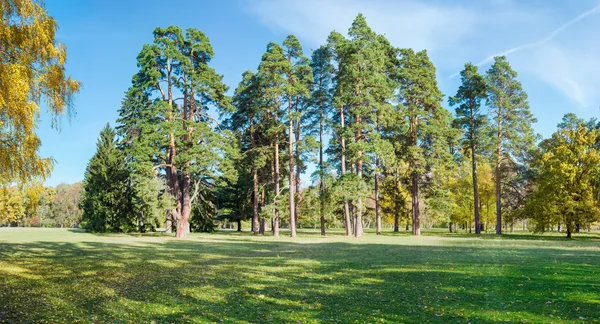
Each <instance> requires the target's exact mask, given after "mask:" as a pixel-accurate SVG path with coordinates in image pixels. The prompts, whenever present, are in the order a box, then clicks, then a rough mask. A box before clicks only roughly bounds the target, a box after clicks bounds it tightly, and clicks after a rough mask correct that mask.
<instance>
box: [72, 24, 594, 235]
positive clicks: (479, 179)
mask: <svg viewBox="0 0 600 324" xmlns="http://www.w3.org/2000/svg"><path fill="white" fill-rule="evenodd" d="M213 55H214V53H213V50H212V47H211V45H210V42H209V39H208V37H206V35H204V34H203V33H202V32H200V31H198V30H196V29H191V28H190V29H187V30H185V31H183V30H181V29H180V28H179V27H173V26H172V27H168V28H157V29H156V30H155V31H154V42H153V43H152V44H148V45H144V47H143V49H142V51H141V52H140V54H139V55H138V58H137V60H138V67H139V71H138V72H137V73H136V74H135V75H134V76H133V79H132V85H131V87H130V88H129V89H128V90H127V92H126V94H125V98H124V100H123V103H122V107H121V109H120V110H119V114H120V117H119V119H118V120H117V124H118V126H117V128H116V131H115V130H112V129H111V128H110V127H108V126H107V128H105V129H104V130H103V131H102V134H101V138H100V140H99V142H98V152H97V153H96V155H95V156H94V157H93V158H92V160H91V161H90V163H89V165H88V168H87V171H86V176H85V180H84V189H85V193H84V200H83V203H82V206H83V210H84V216H83V218H84V222H85V225H86V226H87V227H88V228H90V229H92V230H97V231H105V230H115V231H122V230H127V229H131V228H136V227H137V228H138V229H139V230H142V231H143V230H145V229H146V227H147V226H149V225H148V224H154V225H153V226H156V227H158V226H162V225H163V224H165V225H166V229H167V231H169V232H170V231H175V232H176V235H177V237H185V236H186V235H187V233H189V232H190V231H191V230H207V229H210V228H211V224H212V220H213V219H221V220H223V219H228V220H230V221H232V222H238V224H239V223H240V222H241V221H242V220H246V219H250V220H251V224H252V225H251V226H252V231H253V232H254V233H255V234H259V233H264V231H265V229H266V228H267V226H269V227H270V228H271V230H272V232H273V235H279V228H280V227H283V226H285V227H287V228H289V230H290V235H291V236H292V237H294V236H295V235H296V228H297V227H298V226H306V225H308V226H317V224H318V226H319V227H320V228H321V234H322V235H325V234H326V228H327V227H329V226H337V225H342V226H343V227H344V228H345V230H346V234H347V235H354V236H356V237H360V236H362V235H363V228H364V226H365V224H366V223H367V222H369V223H370V219H373V220H374V226H375V228H376V232H377V233H378V234H379V233H381V232H382V227H383V223H384V222H385V223H391V224H393V230H394V231H399V228H400V227H401V226H402V225H401V223H402V224H405V225H406V227H407V229H408V227H409V225H410V226H411V227H412V233H413V234H414V235H420V233H421V227H422V222H423V219H424V218H423V217H426V218H427V219H434V220H437V221H436V224H438V225H439V224H445V225H447V226H449V228H450V230H451V231H454V230H456V228H457V226H459V227H463V228H469V229H470V228H472V227H474V229H475V233H477V234H479V233H480V232H481V231H482V230H484V229H485V230H487V227H488V226H489V225H490V222H489V217H490V212H491V215H495V217H496V219H495V222H493V223H495V231H496V233H497V234H501V233H502V231H503V221H507V220H508V221H509V222H511V224H514V221H515V220H516V219H533V220H534V223H535V226H534V228H535V229H537V230H540V231H544V230H548V229H549V228H551V227H552V226H555V225H558V224H561V225H564V226H565V227H566V228H567V230H568V233H569V235H570V233H571V231H572V230H573V229H574V228H580V227H585V226H587V227H589V226H591V224H592V223H593V222H594V221H596V220H597V219H598V198H599V191H598V188H599V182H598V169H599V168H598V166H599V165H600V161H599V158H598V153H597V151H596V150H597V149H598V139H597V130H598V125H597V124H596V123H594V122H588V123H585V122H583V121H581V120H578V119H576V118H575V117H572V118H571V119H572V120H569V121H568V125H564V126H562V127H559V128H560V129H559V131H558V132H557V133H556V134H555V135H554V136H553V137H552V138H551V139H547V140H544V141H543V142H542V143H541V144H540V145H539V146H537V141H538V136H537V135H536V134H534V132H533V130H532V127H531V124H532V123H534V122H535V119H534V118H533V116H532V114H531V112H530V109H529V104H528V101H527V95H526V93H525V91H524V90H523V89H522V85H521V83H520V82H519V80H518V79H517V73H516V72H515V71H514V70H512V68H511V66H510V65H509V63H508V61H507V60H506V58H505V57H496V58H495V60H494V63H493V64H492V66H491V67H490V69H489V70H488V71H487V72H486V73H485V74H483V75H482V74H480V73H479V71H478V68H477V67H476V66H474V65H473V64H470V63H467V64H466V65H465V68H464V70H463V71H462V72H461V73H460V75H461V81H462V82H461V85H460V87H459V89H458V91H457V93H456V94H455V95H454V96H452V97H450V98H449V99H448V103H449V105H450V106H451V107H454V108H455V115H453V114H452V113H451V112H450V111H448V110H447V109H445V108H444V107H443V105H442V104H443V101H444V95H443V94H442V92H441V91H440V90H439V88H438V83H437V80H436V70H435V67H434V65H433V63H432V62H431V61H430V59H429V57H428V55H427V52H426V51H419V52H415V51H414V50H412V49H400V48H396V47H394V46H393V45H392V44H390V42H389V41H388V40H387V39H386V38H385V36H384V35H380V34H377V33H375V32H374V31H373V30H372V29H370V28H369V26H368V25H367V22H366V20H365V17H364V16H363V15H361V14H359V15H358V16H357V17H356V19H355V20H354V22H353V23H352V26H351V27H350V28H349V30H348V33H347V35H342V34H340V33H337V32H332V33H331V34H330V35H329V37H328V39H327V43H326V44H325V45H323V46H321V47H319V48H318V49H316V50H314V51H313V52H312V53H311V54H310V58H309V57H307V56H305V53H304V50H303V48H302V46H301V44H300V42H299V41H298V39H297V38H296V37H294V36H293V35H290V36H288V37H287V38H286V39H285V40H284V41H283V42H282V43H281V44H278V43H274V42H271V43H269V44H268V45H267V47H266V51H265V53H264V54H263V56H262V58H261V60H260V63H259V65H258V68H257V69H256V70H255V71H246V72H244V73H243V75H242V80H241V82H240V83H239V85H238V87H237V88H236V89H235V91H233V95H232V96H231V97H229V96H228V95H227V92H228V87H227V86H226V85H225V84H224V83H223V82H222V76H221V75H219V74H218V73H217V72H216V71H215V70H214V69H213V68H212V67H211V66H210V65H209V63H210V60H211V59H212V57H213ZM217 115H218V116H219V117H218V118H217V117H214V116H217ZM565 123H567V122H565ZM579 154H584V155H585V159H582V158H578V156H579ZM565 161H569V163H572V165H570V164H569V165H568V166H564V164H565ZM309 164H314V165H315V166H316V171H315V172H314V174H313V175H312V179H313V184H312V186H309V187H306V186H302V184H301V181H300V180H301V178H302V175H303V174H305V173H306V171H307V168H308V166H309ZM557 168H558V169H560V168H562V169H564V170H562V171H561V170H557ZM561 172H562V173H561ZM582 179H585V181H584V180H582ZM565 186H569V188H568V190H565V188H564V187H565ZM582 187H585V188H582ZM559 192H560V194H559ZM548 196H552V198H551V199H550V198H548ZM566 201H568V202H566ZM483 210H485V211H486V213H485V215H482V211H483ZM390 215H391V216H392V217H391V219H390V217H389V216H390ZM565 215H569V216H565ZM484 216H485V217H484ZM436 217H437V218H436ZM315 218H316V220H315ZM307 219H311V222H310V225H309V223H308V222H307V221H306V220H307ZM367 219H369V220H368V221H367ZM483 219H485V221H483ZM267 220H268V221H269V223H270V224H268V225H267ZM429 223H431V221H430V222H429ZM486 224H487V225H488V226H486ZM492 226H493V225H492Z"/></svg>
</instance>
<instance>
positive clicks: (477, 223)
mask: <svg viewBox="0 0 600 324" xmlns="http://www.w3.org/2000/svg"><path fill="white" fill-rule="evenodd" d="M471 166H472V172H473V207H474V211H475V234H477V235H479V234H481V225H480V224H481V220H480V217H479V185H478V183H477V159H476V156H475V144H474V143H473V139H472V140H471Z"/></svg>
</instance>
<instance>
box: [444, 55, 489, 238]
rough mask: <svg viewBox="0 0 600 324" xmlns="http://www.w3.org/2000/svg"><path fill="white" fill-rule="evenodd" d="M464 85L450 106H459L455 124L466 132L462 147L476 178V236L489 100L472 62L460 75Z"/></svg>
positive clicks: (451, 100)
mask: <svg viewBox="0 0 600 324" xmlns="http://www.w3.org/2000/svg"><path fill="white" fill-rule="evenodd" d="M460 75H461V80H462V84H461V86H460V87H459V88H458V92H457V93H456V95H455V96H454V97H451V98H449V100H448V101H449V103H450V106H456V117H457V118H456V119H455V120H454V122H455V125H457V126H458V128H460V129H461V130H462V144H463V147H464V149H466V151H467V152H470V153H471V175H472V177H473V207H474V208H473V213H474V218H475V234H481V225H480V215H479V190H478V187H477V154H478V153H479V152H481V151H482V150H483V149H484V147H483V146H484V142H485V140H486V137H487V136H488V133H486V127H487V125H488V120H487V116H486V115H485V114H483V113H482V112H481V101H482V100H483V99H485V98H486V91H487V89H486V84H485V79H484V77H483V76H482V75H480V74H479V72H478V71H477V67H476V66H475V65H473V64H471V63H467V64H465V68H464V70H463V71H461V72H460Z"/></svg>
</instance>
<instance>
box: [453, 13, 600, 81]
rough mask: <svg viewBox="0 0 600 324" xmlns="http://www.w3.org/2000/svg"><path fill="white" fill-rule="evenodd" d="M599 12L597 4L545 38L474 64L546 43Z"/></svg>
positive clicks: (478, 64) (481, 63)
mask: <svg viewBox="0 0 600 324" xmlns="http://www.w3.org/2000/svg"><path fill="white" fill-rule="evenodd" d="M599 13H600V5H598V6H596V7H594V8H592V9H590V10H588V11H586V12H584V13H582V14H580V15H579V16H577V17H575V18H573V19H571V20H569V21H567V22H566V23H564V24H562V25H561V26H560V27H558V28H556V29H555V30H554V31H552V32H551V33H550V34H548V36H546V37H545V38H543V39H541V40H539V41H536V42H532V43H527V44H523V45H519V46H517V47H513V48H511V49H507V50H505V51H502V52H500V53H496V54H492V55H490V56H488V57H487V58H486V59H485V60H483V61H481V62H479V63H477V64H476V65H477V66H482V65H484V64H486V63H489V62H491V61H492V60H493V59H494V57H496V56H504V55H509V54H512V53H515V52H520V51H523V50H526V49H530V48H533V47H538V46H540V45H544V44H546V43H548V42H549V41H551V40H552V39H554V38H555V37H556V36H557V35H558V34H560V32H562V31H563V30H565V29H567V28H569V27H571V26H572V25H574V24H576V23H577V22H579V21H580V20H582V19H584V18H586V17H588V16H591V15H595V14H599ZM459 74H460V72H456V73H454V74H452V75H451V76H450V78H453V77H455V76H457V75H459Z"/></svg>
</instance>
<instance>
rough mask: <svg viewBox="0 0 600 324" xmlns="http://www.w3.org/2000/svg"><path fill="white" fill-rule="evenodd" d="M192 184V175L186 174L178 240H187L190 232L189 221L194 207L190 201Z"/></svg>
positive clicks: (182, 193) (184, 176)
mask: <svg viewBox="0 0 600 324" xmlns="http://www.w3.org/2000/svg"><path fill="white" fill-rule="evenodd" d="M191 183H192V175H191V174H189V173H188V174H184V175H183V183H182V188H181V218H180V221H178V222H177V233H176V234H175V236H176V237H177V238H185V237H187V234H188V233H189V231H190V227H189V226H190V225H189V219H190V213H191V211H192V205H191V200H190V186H191Z"/></svg>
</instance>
